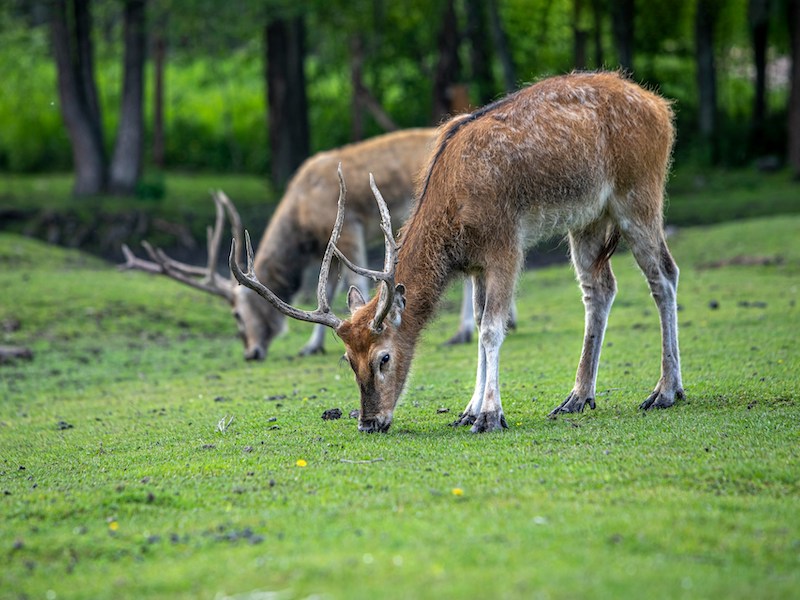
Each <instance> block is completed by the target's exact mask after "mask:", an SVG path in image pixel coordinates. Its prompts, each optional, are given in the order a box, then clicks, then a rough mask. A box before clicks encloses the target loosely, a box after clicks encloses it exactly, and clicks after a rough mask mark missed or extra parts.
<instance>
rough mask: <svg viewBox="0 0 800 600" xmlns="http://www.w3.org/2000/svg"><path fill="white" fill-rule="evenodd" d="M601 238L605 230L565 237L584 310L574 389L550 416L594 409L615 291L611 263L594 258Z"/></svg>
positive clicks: (603, 236) (599, 229)
mask: <svg viewBox="0 0 800 600" xmlns="http://www.w3.org/2000/svg"><path fill="white" fill-rule="evenodd" d="M605 239H606V227H597V228H595V229H594V230H593V231H588V232H580V233H572V232H571V233H570V236H569V241H570V251H571V255H572V262H573V264H574V266H575V271H576V273H577V276H578V281H579V282H580V286H581V290H582V291H583V304H584V307H585V311H586V315H585V325H584V335H583V350H582V351H581V358H580V361H579V362H578V370H577V373H576V375H575V386H574V387H573V388H572V391H571V392H570V393H569V395H568V396H567V398H566V400H564V402H562V403H561V404H560V405H558V406H557V407H556V408H554V409H553V410H552V411H551V412H550V415H549V416H550V417H555V416H556V415H558V414H560V413H574V412H583V409H584V407H585V406H586V405H587V404H588V405H589V407H590V408H592V409H594V407H595V385H596V381H597V368H598V365H599V363H600V350H601V348H602V346H603V336H604V335H605V331H606V324H607V323H608V314H609V312H611V305H612V303H613V302H614V296H615V295H616V291H617V284H616V280H615V278H614V273H613V272H612V271H611V263H610V262H609V261H608V259H607V258H605V257H604V258H603V259H598V258H597V257H598V256H602V254H601V253H602V248H603V246H604V242H605ZM598 263H599V264H598Z"/></svg>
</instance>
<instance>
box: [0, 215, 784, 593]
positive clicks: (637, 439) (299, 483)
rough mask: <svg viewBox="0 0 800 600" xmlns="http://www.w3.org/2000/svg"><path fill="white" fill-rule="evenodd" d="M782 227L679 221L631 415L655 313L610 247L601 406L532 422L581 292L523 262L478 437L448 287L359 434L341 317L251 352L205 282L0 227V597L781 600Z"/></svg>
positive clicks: (564, 272)
mask: <svg viewBox="0 0 800 600" xmlns="http://www.w3.org/2000/svg"><path fill="white" fill-rule="evenodd" d="M799 230H800V217H797V216H779V217H772V218H765V219H752V220H748V221H742V222H738V223H733V224H725V225H719V226H714V227H708V228H687V229H681V230H680V231H679V232H678V234H677V235H676V236H675V237H674V238H673V239H671V241H670V245H671V248H672V249H673V252H674V254H675V257H676V260H677V261H678V264H679V265H680V267H681V286H680V291H679V302H680V305H681V312H680V315H679V318H680V323H681V348H682V358H683V369H684V383H685V385H686V392H687V400H686V401H684V402H680V403H679V404H678V405H676V406H675V407H673V408H672V409H670V410H667V411H659V412H653V413H647V414H642V413H640V412H639V411H638V409H637V406H638V404H639V402H640V401H641V400H643V399H644V398H645V397H646V396H647V394H648V392H649V390H650V389H651V388H652V386H653V385H654V384H655V382H656V379H657V378H658V361H659V339H658V336H659V333H658V323H657V315H656V311H655V309H654V306H653V304H652V300H651V299H650V297H649V295H648V292H647V289H646V284H645V282H644V279H643V278H642V276H641V275H640V274H639V273H638V272H637V270H636V269H635V267H634V265H633V263H632V260H631V258H630V256H629V255H627V254H620V255H618V256H617V257H615V260H614V267H615V272H616V273H617V276H618V279H619V295H618V298H617V301H616V303H615V307H614V310H613V311H612V315H611V319H610V323H609V330H608V334H607V337H606V344H605V348H604V350H603V358H602V363H601V369H600V374H599V378H598V392H599V393H598V402H597V404H598V407H597V410H595V411H589V412H587V413H585V414H582V415H575V416H571V417H569V418H559V419H558V420H555V421H551V420H548V419H547V418H546V415H547V413H548V412H549V410H550V409H552V408H553V407H554V406H555V405H557V404H558V403H559V402H560V401H561V399H563V397H564V396H565V395H566V394H567V392H568V391H569V389H570V388H571V385H572V379H573V377H574V369H575V366H576V364H577V359H578V354H579V352H580V344H581V332H582V326H583V309H582V305H581V303H580V298H579V292H578V290H577V286H576V285H575V282H574V277H573V275H572V274H571V272H570V269H569V267H568V266H566V265H561V266H556V267H552V268H548V269H544V270H541V271H537V272H534V273H526V274H525V275H524V276H523V279H522V282H521V285H520V291H519V304H518V306H519V328H518V331H516V332H515V333H512V334H510V335H509V337H508V338H507V340H506V343H505V344H504V346H503V353H502V360H501V377H502V389H503V394H504V397H503V400H504V407H505V411H506V416H507V417H508V420H509V424H510V429H509V430H507V431H506V432H503V433H501V434H496V435H483V436H474V435H471V434H469V433H468V432H467V431H466V430H463V429H459V430H454V429H452V428H450V427H448V426H447V424H448V423H449V422H450V421H451V420H453V418H454V417H455V416H456V414H457V413H458V412H459V411H460V410H461V409H462V408H463V406H464V405H465V404H466V402H467V400H468V398H469V395H470V392H471V385H472V381H473V378H474V368H475V357H474V354H475V348H474V346H469V347H454V348H442V347H440V345H439V343H440V342H441V341H442V340H444V339H445V338H446V337H447V335H448V334H449V333H452V331H453V329H454V327H455V324H456V315H455V311H454V310H453V309H454V308H455V306H456V304H457V297H456V294H453V293H451V295H449V296H448V298H447V299H446V300H445V302H444V303H443V310H442V314H441V316H440V318H439V319H437V320H436V321H435V322H434V323H433V324H432V325H431V327H430V328H429V329H428V331H427V332H426V334H425V336H424V338H423V340H422V343H421V345H420V348H419V352H418V356H417V358H416V361H415V366H414V369H413V372H412V376H411V379H410V383H409V386H408V391H407V393H406V395H405V396H404V398H403V399H402V400H401V404H400V406H399V407H398V409H397V411H396V413H395V423H394V425H393V427H392V429H391V430H390V432H389V433H388V434H386V435H363V434H359V433H358V432H357V431H356V425H355V422H354V421H353V420H351V419H348V418H346V416H345V418H343V419H341V420H338V421H323V420H322V419H321V418H320V415H321V414H322V412H323V411H324V410H326V409H328V408H332V407H339V408H341V409H342V410H343V411H344V413H345V415H347V413H348V412H349V411H350V410H352V409H354V408H357V403H358V400H357V391H356V389H355V386H354V384H353V382H352V376H351V374H350V372H349V370H348V368H347V367H346V366H342V365H341V364H340V363H339V361H338V352H340V351H341V346H340V345H338V342H337V340H336V339H335V338H334V337H333V336H332V335H331V336H329V339H328V349H329V353H328V354H327V355H326V356H318V357H310V358H307V359H302V360H301V359H297V358H294V353H295V352H296V351H297V349H299V347H300V346H301V345H302V343H303V342H304V340H305V337H306V336H307V334H308V329H307V328H306V327H303V326H301V325H299V324H292V326H291V328H290V331H289V333H288V334H287V335H286V336H284V337H282V338H280V339H279V340H278V341H277V342H276V343H275V344H274V345H273V347H272V349H271V356H270V361H268V362H267V363H265V364H247V363H244V362H242V361H241V359H240V353H241V348H240V345H239V343H238V341H237V340H235V339H234V335H233V333H234V326H233V322H232V321H231V320H230V317H229V316H228V315H227V309H226V308H225V307H224V304H222V303H221V302H219V301H217V300H215V299H213V298H206V297H205V296H203V295H201V294H199V293H195V292H193V291H191V290H188V289H184V288H182V287H180V286H178V285H176V284H173V283H172V282H168V281H162V280H160V279H159V278H154V277H148V276H147V275H145V274H142V273H117V272H116V271H114V270H113V269H112V268H110V267H108V266H105V265H104V264H103V263H101V262H99V261H97V260H95V259H92V258H90V257H87V256H86V255H83V254H80V253H77V252H74V251H64V250H60V249H55V248H52V247H48V246H44V245H42V244H40V243H38V242H35V241H31V240H28V239H25V238H21V237H17V236H14V235H10V234H3V235H0V286H2V288H3V290H4V294H3V301H2V303H0V322H2V323H3V327H4V329H14V327H11V321H12V320H13V319H16V320H18V321H19V325H20V326H19V329H18V330H16V331H7V332H6V333H3V334H2V336H3V338H2V339H3V342H2V343H5V344H24V345H28V346H29V347H31V348H32V350H33V352H34V359H33V361H31V362H18V363H15V364H12V365H4V366H0V556H2V558H3V568H2V570H0V597H3V598H5V597H8V598H21V597H29V598H39V597H53V594H55V597H57V598H121V597H129V598H141V597H163V598H222V597H238V598H256V597H263V598H286V599H292V598H306V597H309V596H312V595H318V596H320V597H326V598H375V597H382V598H483V597H497V598H532V597H542V598H581V597H592V598H620V597H626V598H640V597H642V593H643V590H647V591H646V593H647V596H648V597H651V598H722V597H724V598H753V597H758V598H789V597H793V596H794V595H796V590H797V588H798V585H800V517H799V516H798V515H800V484H799V483H798V480H799V479H800V458H798V448H800V445H799V443H800V417H798V412H797V403H798V399H799V398H800V393H799V392H800V382H798V375H797V374H798V372H800V358H799V357H800V352H799V351H798V350H800V348H799V347H798V341H797V340H798V337H799V335H798V334H800V318H799V317H798V307H797V301H798V295H799V294H800V286H798V281H800V244H798V242H797V232H798V231H799ZM743 256H744V257H751V258H761V259H766V260H763V261H762V262H764V264H754V265H744V264H738V263H741V262H747V261H742V260H741V259H740V258H738V257H743ZM732 259H736V260H732ZM725 261H728V262H727V263H726V262H725ZM713 262H718V263H719V262H722V266H719V267H717V268H710V267H709V264H710V263H713ZM751 262H759V261H751ZM340 304H341V300H340V301H339V302H338V303H337V306H338V305H340ZM713 306H716V308H713ZM340 308H341V307H340ZM229 321H230V322H229ZM440 408H446V409H449V411H450V412H449V413H439V412H438V409H440ZM231 416H232V417H233V422H232V423H231V424H230V426H229V427H228V428H227V430H226V431H224V432H221V431H219V430H218V427H217V424H218V423H219V421H220V420H221V419H222V418H223V417H228V418H230V417H231ZM273 419H274V420H273ZM67 424H68V425H71V426H72V427H69V428H65V427H67ZM299 459H303V460H304V461H306V463H307V466H305V467H300V466H297V461H298V460H299ZM348 461H370V462H348ZM454 490H461V492H462V493H461V495H457V494H455V493H454ZM259 591H260V592H264V593H265V594H264V595H263V596H259V595H258V594H257V592H259ZM51 592H52V593H51ZM266 592H276V594H273V595H269V594H266Z"/></svg>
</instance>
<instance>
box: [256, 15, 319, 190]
mask: <svg viewBox="0 0 800 600" xmlns="http://www.w3.org/2000/svg"><path fill="white" fill-rule="evenodd" d="M264 35H265V37H266V42H265V47H266V51H267V60H266V80H267V105H268V109H267V112H268V114H267V119H268V125H269V144H270V153H271V163H272V180H273V183H274V184H275V185H276V186H278V187H281V188H282V187H283V186H284V185H286V183H287V182H288V181H289V178H290V177H291V176H292V173H294V171H295V170H296V169H297V167H299V166H300V163H302V162H303V161H304V160H305V159H306V157H307V156H308V154H309V130H308V102H307V100H306V77H305V68H304V67H305V65H304V63H305V26H304V23H303V18H302V17H294V18H289V19H275V20H273V21H270V22H269V23H268V24H267V26H266V27H265V28H264Z"/></svg>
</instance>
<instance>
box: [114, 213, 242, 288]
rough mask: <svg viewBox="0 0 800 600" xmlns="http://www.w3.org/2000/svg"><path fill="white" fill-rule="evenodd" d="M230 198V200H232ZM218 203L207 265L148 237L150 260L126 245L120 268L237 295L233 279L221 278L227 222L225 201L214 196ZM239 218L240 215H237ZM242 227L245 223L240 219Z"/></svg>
mask: <svg viewBox="0 0 800 600" xmlns="http://www.w3.org/2000/svg"><path fill="white" fill-rule="evenodd" d="M228 202H230V201H228ZM214 203H215V205H216V219H215V222H214V227H213V228H211V227H209V228H208V229H207V230H206V233H207V237H208V264H207V265H206V266H205V267H197V266H194V265H188V264H186V263H182V262H179V261H177V260H174V259H172V258H170V257H169V256H167V255H166V253H164V251H163V250H161V249H160V248H153V247H152V246H151V245H150V244H149V243H148V242H147V241H146V240H145V241H142V246H143V247H144V249H145V251H146V252H147V254H148V255H149V256H150V259H151V260H149V261H147V260H142V259H139V258H136V256H135V255H134V254H133V252H131V249H130V248H128V246H127V245H124V244H123V246H122V253H123V254H124V255H125V262H124V263H123V264H121V265H119V268H120V269H138V270H140V271H145V272H146V273H153V274H161V275H165V276H167V277H170V278H172V279H175V280H176V281H179V282H181V283H185V284H186V285H188V286H191V287H193V288H195V289H198V290H202V291H204V292H209V293H211V294H214V295H216V296H222V297H223V298H225V299H226V300H229V301H230V300H232V299H233V284H232V282H229V281H220V278H219V275H218V274H217V269H216V267H217V260H218V258H219V248H220V244H221V243H222V228H223V226H224V224H225V211H224V208H223V207H224V202H222V203H220V202H218V201H217V199H216V197H215V198H214ZM237 222H239V221H238V215H237ZM239 226H240V227H241V223H240V222H239Z"/></svg>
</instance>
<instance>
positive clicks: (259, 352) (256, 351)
mask: <svg viewBox="0 0 800 600" xmlns="http://www.w3.org/2000/svg"><path fill="white" fill-rule="evenodd" d="M266 357H267V353H266V351H265V350H264V349H263V348H261V347H259V346H256V347H255V348H251V349H250V350H247V351H246V352H245V353H244V359H245V360H264V359H265V358H266Z"/></svg>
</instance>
